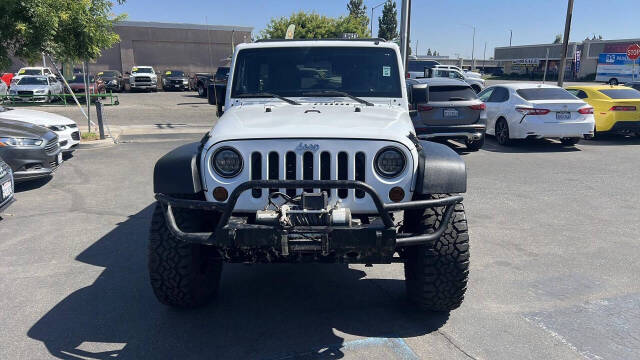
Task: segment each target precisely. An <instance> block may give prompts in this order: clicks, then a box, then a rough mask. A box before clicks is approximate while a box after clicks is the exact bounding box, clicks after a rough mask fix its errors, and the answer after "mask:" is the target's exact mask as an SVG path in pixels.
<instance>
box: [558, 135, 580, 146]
mask: <svg viewBox="0 0 640 360" xmlns="http://www.w3.org/2000/svg"><path fill="white" fill-rule="evenodd" d="M560 142H561V143H562V145H564V146H573V145H575V144H577V143H579V142H580V138H579V137H575V138H562V139H560Z"/></svg>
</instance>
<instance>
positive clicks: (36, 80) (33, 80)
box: [18, 76, 49, 85]
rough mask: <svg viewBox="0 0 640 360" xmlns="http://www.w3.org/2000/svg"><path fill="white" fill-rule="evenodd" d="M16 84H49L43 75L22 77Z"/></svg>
mask: <svg viewBox="0 0 640 360" xmlns="http://www.w3.org/2000/svg"><path fill="white" fill-rule="evenodd" d="M18 85H49V83H47V78H46V77H44V76H33V77H24V78H22V79H20V81H18Z"/></svg>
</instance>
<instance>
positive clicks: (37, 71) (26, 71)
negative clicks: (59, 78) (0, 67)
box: [11, 66, 54, 86]
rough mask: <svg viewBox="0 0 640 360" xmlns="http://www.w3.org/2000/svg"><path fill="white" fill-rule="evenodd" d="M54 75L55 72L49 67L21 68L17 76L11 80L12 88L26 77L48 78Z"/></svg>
mask: <svg viewBox="0 0 640 360" xmlns="http://www.w3.org/2000/svg"><path fill="white" fill-rule="evenodd" d="M53 75H54V73H53V71H51V69H50V68H48V67H42V66H29V67H23V68H20V70H18V73H17V74H16V76H14V77H13V78H12V79H11V86H13V85H14V84H17V83H18V81H19V80H20V79H22V78H23V77H25V76H47V77H48V76H53Z"/></svg>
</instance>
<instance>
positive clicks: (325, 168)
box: [320, 151, 331, 197]
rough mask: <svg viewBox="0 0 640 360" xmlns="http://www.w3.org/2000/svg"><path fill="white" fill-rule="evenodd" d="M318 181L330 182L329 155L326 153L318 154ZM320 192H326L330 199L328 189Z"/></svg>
mask: <svg viewBox="0 0 640 360" xmlns="http://www.w3.org/2000/svg"><path fill="white" fill-rule="evenodd" d="M320 180H331V154H329V153H328V152H327V151H323V152H322V153H321V154H320ZM320 191H326V192H327V194H328V195H329V197H331V190H330V189H321V190H320Z"/></svg>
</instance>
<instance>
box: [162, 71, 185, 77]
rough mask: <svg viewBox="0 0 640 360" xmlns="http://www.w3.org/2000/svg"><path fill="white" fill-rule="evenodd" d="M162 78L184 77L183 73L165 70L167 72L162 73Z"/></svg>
mask: <svg viewBox="0 0 640 360" xmlns="http://www.w3.org/2000/svg"><path fill="white" fill-rule="evenodd" d="M164 76H179V77H183V76H184V71H180V70H167V71H165V72H164Z"/></svg>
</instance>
